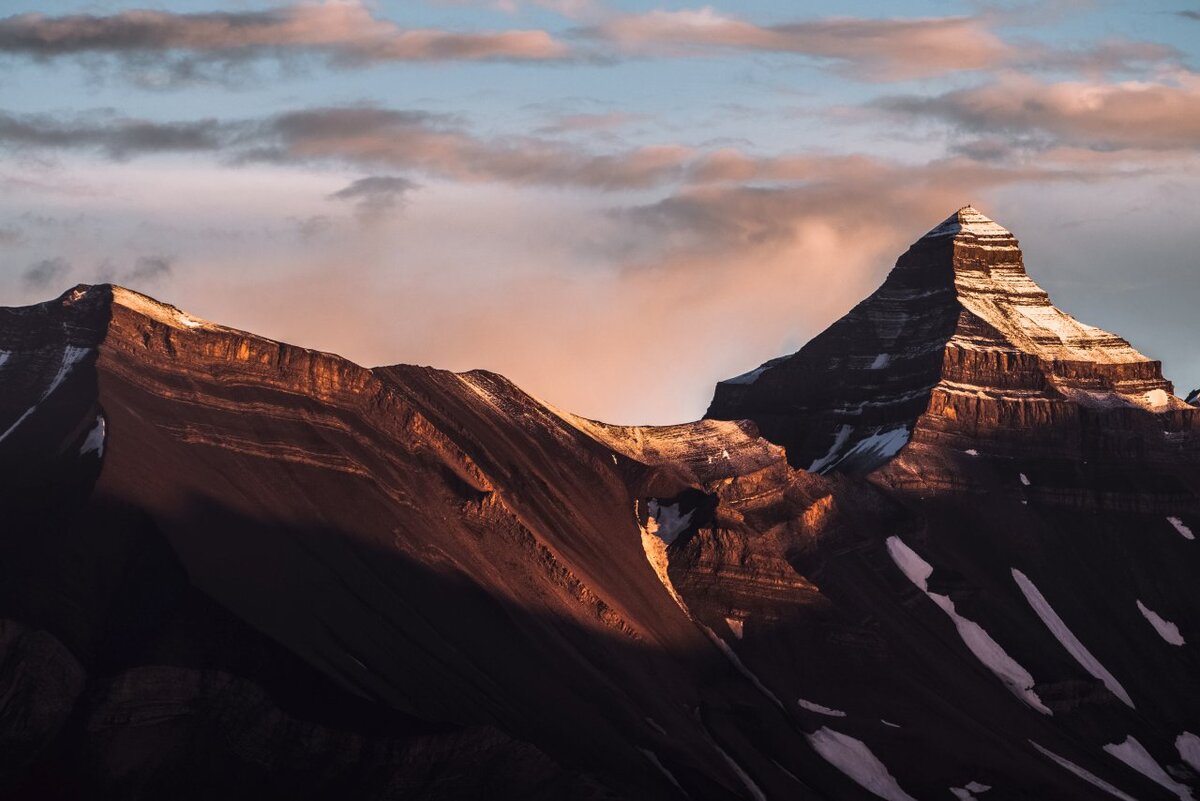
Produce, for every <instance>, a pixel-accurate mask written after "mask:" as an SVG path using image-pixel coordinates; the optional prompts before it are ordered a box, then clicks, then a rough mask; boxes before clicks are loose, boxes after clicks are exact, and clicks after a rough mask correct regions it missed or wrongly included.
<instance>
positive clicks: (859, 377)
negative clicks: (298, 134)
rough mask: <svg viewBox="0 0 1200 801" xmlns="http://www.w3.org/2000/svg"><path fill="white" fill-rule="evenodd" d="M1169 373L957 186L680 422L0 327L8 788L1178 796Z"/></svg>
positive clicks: (438, 383) (273, 349) (1194, 517)
mask: <svg viewBox="0 0 1200 801" xmlns="http://www.w3.org/2000/svg"><path fill="white" fill-rule="evenodd" d="M1170 389H1171V387H1170V385H1169V384H1167V383H1166V382H1165V381H1164V380H1163V379H1162V377H1161V374H1160V372H1159V369H1158V365H1157V363H1155V362H1152V361H1149V360H1147V359H1146V358H1144V357H1142V356H1141V355H1139V354H1138V353H1136V352H1135V351H1134V350H1133V349H1132V348H1130V347H1129V346H1128V344H1127V343H1125V342H1124V341H1123V340H1120V339H1119V338H1117V337H1115V336H1112V335H1109V334H1105V333H1104V332H1100V331H1098V330H1097V329H1093V328H1089V327H1086V326H1082V325H1081V324H1078V323H1076V322H1075V321H1073V320H1071V319H1070V318H1069V317H1067V316H1066V315H1064V314H1062V313H1061V312H1059V311H1057V310H1056V309H1054V307H1052V306H1050V305H1049V301H1048V299H1047V298H1046V297H1045V293H1043V292H1041V291H1040V290H1039V289H1037V287H1036V286H1035V285H1034V284H1033V283H1032V281H1030V280H1029V279H1028V277H1027V276H1026V275H1025V274H1024V270H1023V267H1022V264H1021V258H1020V251H1019V250H1017V246H1016V241H1015V240H1014V239H1013V238H1012V237H1011V236H1010V235H1009V234H1008V233H1007V232H1005V231H1004V230H1003V229H1001V228H1000V227H999V226H997V225H996V224H995V223H992V222H991V221H989V220H986V219H985V218H983V217H982V216H981V215H979V214H978V213H977V212H975V211H974V210H971V209H963V210H961V211H959V212H958V213H957V214H955V215H954V216H952V217H951V218H950V219H949V220H947V221H946V222H945V223H943V224H942V225H940V226H938V227H937V228H935V229H934V230H933V231H931V232H930V233H929V234H928V235H926V236H925V237H923V238H922V239H920V240H919V241H918V242H917V243H916V244H914V245H913V247H912V248H911V249H910V250H909V252H908V253H906V254H905V255H904V256H902V257H901V259H900V261H899V263H898V265H897V267H896V269H895V270H894V271H893V272H892V274H891V275H890V276H889V278H888V279H887V282H886V283H885V285H884V286H883V287H882V288H881V289H880V291H879V292H877V293H875V294H874V295H873V296H872V297H871V298H869V299H868V300H866V301H864V302H863V303H862V304H860V305H859V306H858V307H857V308H856V309H855V310H853V311H852V312H851V313H850V314H849V315H848V316H847V317H846V318H845V319H844V320H842V321H840V322H838V323H836V324H835V325H834V326H833V327H831V328H830V329H829V331H827V332H826V333H825V334H823V335H821V336H820V337H818V338H817V339H816V340H814V341H813V343H811V344H810V345H809V346H807V347H806V348H805V349H804V350H802V351H801V352H800V353H799V354H796V355H794V356H790V357H785V358H783V359H779V360H775V361H773V362H769V363H768V364H767V365H764V366H763V368H760V370H758V371H755V372H754V373H752V374H749V375H748V376H746V377H744V378H743V379H741V380H735V381H733V382H725V383H724V384H723V385H722V387H721V388H720V389H719V390H718V397H717V402H718V403H725V404H729V405H732V406H736V407H738V408H742V407H745V408H746V409H749V410H750V411H748V412H746V413H745V414H741V413H739V414H738V415H732V414H731V415H730V416H731V417H733V418H735V419H714V418H707V419H704V420H700V421H697V422H693V423H684V424H680V425H673V426H661V427H641V426H613V425H607V424H604V423H601V422H597V421H594V420H587V419H584V418H581V417H578V416H576V415H573V414H570V413H568V412H566V411H563V410H559V409H555V408H553V407H551V406H549V405H547V404H545V403H542V402H541V401H539V400H538V399H536V398H534V397H531V396H530V395H528V394H527V393H525V392H522V391H521V390H520V389H519V388H518V387H516V386H514V385H513V384H512V383H511V382H509V381H507V380H505V379H504V378H503V377H501V376H498V375H495V374H491V373H487V372H482V371H474V372H470V373H463V374H455V373H450V372H446V371H442V370H436V369H431V368H424V367H414V366H408V365H393V366H387V367H376V368H367V367H362V366H360V365H356V364H353V363H351V362H349V361H347V360H346V359H342V358H340V357H338V356H335V355H332V354H327V353H320V352H316V351H312V350H307V349H304V348H299V347H294V346H291V345H287V344H284V343H280V342H274V341H271V340H269V339H265V338H263V337H260V336H256V335H254V334H251V333H248V332H244V331H238V330H235V329H231V328H227V327H224V326H222V325H219V324H217V323H213V322H207V321H204V320H200V319H198V318H196V317H194V316H192V315H190V314H187V313H186V312H183V311H181V310H179V309H176V308H175V307H173V306H169V305H166V304H163V303H159V302H157V301H155V300H153V299H151V298H148V297H146V296H144V295H140V294H138V293H136V292H131V291H129V290H125V289H122V288H120V287H109V286H94V287H87V286H81V287H77V288H76V289H74V290H71V291H69V292H67V293H65V294H64V295H63V296H61V297H60V298H58V299H56V300H53V301H49V302H47V303H43V304H39V305H36V306H30V307H26V308H21V309H0V523H2V525H0V798H3V799H6V800H7V799H10V798H13V799H48V798H53V799H71V800H72V801H73V800H74V799H79V801H85V799H94V798H105V799H109V798H112V799H160V798H171V799H197V801H199V799H211V798H221V799H247V801H249V799H266V798H279V797H286V798H291V799H312V800H313V801H317V799H321V800H322V801H324V799H329V798H339V799H340V798H345V799H380V800H381V801H382V799H467V798H489V799H513V800H514V801H515V800H516V799H539V800H541V801H556V800H557V799H563V798H570V799H596V801H600V799H628V801H633V800H634V799H637V800H638V801H643V800H644V799H684V798H688V799H692V800H693V801H709V800H711V801H729V800H730V799H750V800H751V801H764V800H765V799H771V800H772V801H773V800H774V799H789V801H790V800H791V799H803V800H804V801H810V800H811V801H870V799H877V798H885V799H889V800H890V801H895V800H899V801H905V800H906V799H934V798H977V799H984V801H987V799H998V800H1002V799H1013V800H1015V799H1055V801H1059V800H1060V799H1061V800H1062V801H1092V799H1096V798H1107V797H1116V798H1138V799H1161V800H1162V801H1167V799H1171V798H1176V799H1181V801H1186V799H1188V798H1194V797H1195V796H1196V794H1197V792H1200V684H1198V683H1197V682H1196V675H1197V674H1198V672H1200V658H1198V657H1197V651H1196V647H1197V643H1200V623H1198V622H1197V621H1200V583H1198V582H1197V581H1196V576H1197V575H1200V540H1197V537H1196V533H1197V532H1200V460H1197V459H1196V458H1195V457H1194V433H1193V429H1192V425H1193V419H1194V418H1193V411H1194V407H1191V406H1187V405H1186V404H1184V403H1183V402H1182V401H1180V400H1178V399H1177V398H1174V397H1173V396H1172V395H1171V394H1170ZM767 390H772V391H770V392H768V391H767ZM756 404H757V405H756ZM754 410H758V411H754ZM743 417H745V418H749V419H742V418H743ZM760 430H761V431H762V432H763V433H765V434H766V436H765V437H764V436H760ZM797 455H799V457H798V456H797ZM797 464H799V465H800V466H799V467H797V466H796V465H797Z"/></svg>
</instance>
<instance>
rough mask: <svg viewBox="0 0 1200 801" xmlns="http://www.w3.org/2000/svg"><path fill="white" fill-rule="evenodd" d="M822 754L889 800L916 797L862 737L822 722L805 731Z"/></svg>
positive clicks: (913, 800) (829, 761) (912, 800)
mask: <svg viewBox="0 0 1200 801" xmlns="http://www.w3.org/2000/svg"><path fill="white" fill-rule="evenodd" d="M805 737H806V738H807V739H808V743H809V745H811V746H812V747H813V750H814V751H816V752H817V753H818V754H820V755H821V758H822V759H824V760H825V761H826V762H828V763H829V764H830V765H833V766H834V767H835V768H837V769H838V770H840V771H841V772H842V773H844V774H846V776H848V777H849V778H850V779H851V780H852V781H853V782H854V783H855V784H857V785H858V786H859V787H862V788H863V789H865V790H868V791H870V792H872V793H874V794H875V795H877V796H879V797H880V798H885V799H887V801H916V799H914V798H913V797H912V796H911V795H909V794H908V793H906V792H904V790H903V788H901V787H900V784H899V783H898V782H897V781H896V778H895V777H894V776H892V774H891V773H890V772H889V771H888V769H887V766H886V765H884V764H883V763H882V762H880V761H879V758H878V757H876V756H875V754H873V753H871V749H870V748H868V747H867V744H866V743H864V742H863V741H862V740H859V739H856V738H854V737H851V736H850V735H848V734H842V733H841V732H837V731H834V730H833V729H829V728H826V727H825V726H822V727H821V728H819V729H817V730H816V731H815V732H813V733H812V734H808V735H805Z"/></svg>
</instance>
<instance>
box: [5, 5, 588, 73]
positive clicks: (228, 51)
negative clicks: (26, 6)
mask: <svg viewBox="0 0 1200 801" xmlns="http://www.w3.org/2000/svg"><path fill="white" fill-rule="evenodd" d="M278 50H308V51H312V52H316V53H324V54H326V55H328V56H329V57H330V58H331V59H333V60H334V61H335V62H341V63H345V64H355V63H373V62H381V61H452V60H468V61H478V60H509V61H545V60H557V59H562V58H564V57H565V56H567V54H568V50H567V47H566V46H565V45H564V44H563V43H561V42H559V41H557V40H555V39H554V38H553V37H552V36H551V35H550V34H548V33H547V32H545V31H542V30H517V31H493V32H481V33H462V32H455V31H444V30H433V29H411V28H408V29H406V28H401V27H399V26H397V25H395V24H393V23H391V22H389V21H387V20H383V19H380V18H377V17H376V16H374V15H373V14H372V13H371V12H370V10H369V9H368V8H367V7H366V6H365V5H363V4H361V3H358V2H339V3H303V4H299V5H292V6H281V7H278V8H272V9H267V10H265V11H240V12H238V11H229V12H209V13H202V14H176V13H171V12H167V11H123V12H119V13H116V14H110V15H91V14H76V15H69V16H46V15H43V14H20V15H16V16H10V17H6V18H3V19H0V52H7V53H15V54H25V55H31V56H35V57H47V56H56V55H65V54H73V53H115V54H134V53H155V52H157V53H166V52H169V51H184V52H189V53H193V54H210V55H217V56H220V57H223V58H239V57H250V56H256V55H262V54H264V53H270V52H272V51H278Z"/></svg>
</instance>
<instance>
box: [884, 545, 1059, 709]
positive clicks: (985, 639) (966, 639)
mask: <svg viewBox="0 0 1200 801" xmlns="http://www.w3.org/2000/svg"><path fill="white" fill-rule="evenodd" d="M887 549H888V553H889V554H890V555H891V557H892V561H893V562H895V563H896V567H898V568H900V571H901V572H902V573H904V575H905V576H907V577H908V580H909V581H911V582H912V583H913V584H915V585H916V586H917V587H918V588H919V589H920V590H921V592H923V593H925V595H926V596H928V597H929V599H930V600H932V601H933V602H934V603H935V604H936V605H937V607H938V608H939V609H941V610H942V611H943V612H945V613H946V615H947V616H948V617H949V618H950V620H951V621H952V622H953V623H954V628H955V629H956V630H957V631H958V636H959V637H960V638H961V639H962V641H963V644H964V645H966V646H967V649H968V650H969V651H970V652H971V653H972V654H974V656H975V658H976V659H978V660H979V661H980V662H981V663H982V664H983V666H984V667H986V668H987V669H988V670H990V671H991V672H992V673H993V674H994V675H995V676H996V678H998V679H1000V681H1001V682H1003V683H1004V685H1005V686H1006V687H1008V689H1009V691H1010V692H1012V693H1013V694H1014V695H1016V696H1017V697H1018V698H1020V699H1021V700H1022V701H1024V702H1025V703H1026V704H1028V705H1029V706H1031V707H1033V708H1034V709H1036V710H1037V711H1039V712H1042V713H1044V714H1046V715H1050V714H1053V713H1052V712H1051V711H1050V709H1049V708H1047V707H1046V705H1045V704H1043V703H1042V699H1041V698H1039V697H1038V695H1037V693H1035V692H1034V691H1033V686H1034V680H1033V675H1032V674H1031V673H1030V672H1029V671H1028V670H1026V669H1025V668H1024V667H1022V666H1021V665H1020V664H1019V663H1018V662H1017V661H1016V660H1015V659H1013V658H1012V657H1011V656H1009V655H1008V652H1007V651H1005V650H1004V648H1003V647H1002V646H1001V645H1000V644H999V643H998V642H996V641H995V640H994V639H992V636H991V635H990V634H988V633H987V631H986V630H984V628H983V627H982V626H980V625H979V624H978V623H976V622H975V621H973V620H968V619H967V618H965V617H963V616H962V615H960V614H958V610H956V609H955V607H954V602H953V601H951V600H950V597H949V596H946V595H939V594H938V593H935V592H930V591H929V583H928V582H929V577H930V576H931V575H933V566H932V565H930V564H929V563H928V562H926V561H925V560H924V559H922V558H921V557H920V556H918V555H917V553H916V552H915V551H913V549H911V548H909V547H908V546H907V545H905V544H904V541H903V540H901V539H900V538H899V537H897V536H895V535H893V536H891V537H888V538H887Z"/></svg>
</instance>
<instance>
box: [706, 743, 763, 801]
mask: <svg viewBox="0 0 1200 801" xmlns="http://www.w3.org/2000/svg"><path fill="white" fill-rule="evenodd" d="M709 742H711V743H712V746H713V748H715V749H717V753H718V754H720V755H721V756H722V757H724V758H725V762H726V763H727V764H728V765H729V767H730V769H732V770H733V772H734V773H736V774H737V777H738V778H739V779H741V782H742V784H743V785H745V787H746V789H747V790H748V791H749V792H750V795H751V797H752V798H754V801H767V796H766V793H764V792H763V791H762V790H761V789H760V788H759V786H758V785H757V784H755V783H754V780H753V779H751V778H750V774H748V773H746V771H744V770H742V766H741V765H739V764H738V763H737V760H735V759H734V758H733V757H731V756H730V755H729V752H728V751H726V750H725V749H724V748H722V747H721V746H719V745H717V742H716V740H713V739H712V738H711V737H710V738H709Z"/></svg>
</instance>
